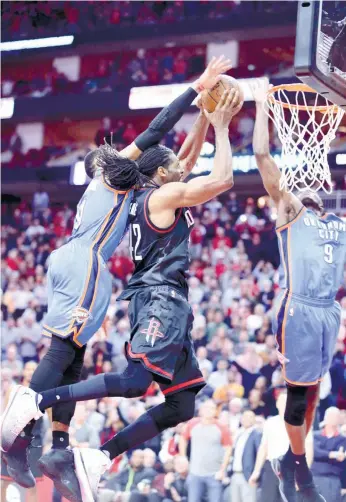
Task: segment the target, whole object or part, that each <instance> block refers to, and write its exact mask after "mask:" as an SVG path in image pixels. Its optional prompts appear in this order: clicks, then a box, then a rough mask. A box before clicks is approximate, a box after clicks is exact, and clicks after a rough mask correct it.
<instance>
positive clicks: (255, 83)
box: [249, 77, 272, 103]
mask: <svg viewBox="0 0 346 502" xmlns="http://www.w3.org/2000/svg"><path fill="white" fill-rule="evenodd" d="M249 86H250V89H251V92H252V96H253V99H254V100H255V101H256V103H265V102H266V101H267V95H268V91H269V89H270V88H271V87H272V85H271V84H269V80H268V78H267V77H263V78H255V79H254V80H250V83H249Z"/></svg>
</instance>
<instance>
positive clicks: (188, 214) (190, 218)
mask: <svg viewBox="0 0 346 502" xmlns="http://www.w3.org/2000/svg"><path fill="white" fill-rule="evenodd" d="M184 215H185V220H186V223H187V228H190V227H192V225H193V224H194V223H195V220H194V219H193V216H192V214H191V211H190V209H186V210H185V211H184Z"/></svg>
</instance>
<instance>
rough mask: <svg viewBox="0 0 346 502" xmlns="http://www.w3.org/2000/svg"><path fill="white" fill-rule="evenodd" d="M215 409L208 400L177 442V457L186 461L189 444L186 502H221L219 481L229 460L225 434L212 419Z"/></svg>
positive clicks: (222, 428) (229, 441)
mask: <svg viewBox="0 0 346 502" xmlns="http://www.w3.org/2000/svg"><path fill="white" fill-rule="evenodd" d="M216 413H217V408H216V405H215V403H214V401H212V400H211V399H210V400H208V401H206V402H204V403H203V404H202V406H201V408H200V418H194V419H192V420H190V421H189V422H188V423H187V425H186V429H185V431H184V434H183V436H182V438H181V441H180V447H179V451H180V455H183V456H184V457H186V454H187V443H188V441H189V440H191V459H190V462H191V463H190V477H189V483H188V500H189V502H200V501H201V500H202V497H203V494H204V493H206V501H208V502H221V495H222V480H223V479H224V478H225V474H226V470H227V467H228V463H229V460H230V456H231V451H232V447H231V436H230V433H229V430H228V428H227V427H225V426H224V425H221V424H220V423H219V422H218V420H217V419H216Z"/></svg>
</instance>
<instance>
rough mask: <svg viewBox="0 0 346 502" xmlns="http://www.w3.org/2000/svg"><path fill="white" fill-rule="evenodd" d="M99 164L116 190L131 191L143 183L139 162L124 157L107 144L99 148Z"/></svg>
mask: <svg viewBox="0 0 346 502" xmlns="http://www.w3.org/2000/svg"><path fill="white" fill-rule="evenodd" d="M97 164H98V166H99V167H100V168H101V169H102V170H103V173H104V175H105V178H106V180H107V182H108V183H109V184H110V185H111V186H112V187H113V188H115V189H116V190H130V189H131V188H133V187H134V186H135V185H139V184H141V183H142V177H141V175H140V172H139V168H138V164H137V162H135V161H134V160H130V159H128V158H126V157H122V156H121V155H120V154H119V153H118V152H117V151H116V150H115V149H114V148H113V147H111V146H109V145H107V144H106V145H102V146H100V147H99V148H98V155H97Z"/></svg>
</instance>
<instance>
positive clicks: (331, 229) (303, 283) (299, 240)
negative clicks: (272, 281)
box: [276, 207, 346, 299]
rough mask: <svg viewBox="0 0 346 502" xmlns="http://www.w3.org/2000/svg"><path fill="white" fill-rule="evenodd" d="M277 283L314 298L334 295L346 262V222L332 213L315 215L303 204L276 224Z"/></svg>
mask: <svg viewBox="0 0 346 502" xmlns="http://www.w3.org/2000/svg"><path fill="white" fill-rule="evenodd" d="M276 231H277V236H278V240H279V250H280V257H281V264H280V269H279V271H280V287H281V288H283V289H288V290H289V291H291V292H292V293H295V294H299V295H303V296H307V297H309V298H314V299H334V298H335V296H336V293H337V291H338V289H339V287H340V286H341V284H342V281H343V274H344V266H345V262H346V222H345V221H343V220H342V219H341V218H338V217H337V216H336V215H335V214H332V213H326V214H325V215H324V216H322V217H318V216H317V215H316V213H315V212H314V211H312V210H311V209H307V208H305V207H303V208H302V209H301V211H300V212H299V214H298V215H297V216H296V218H295V219H294V220H293V221H292V222H290V223H288V224H286V225H282V226H281V227H279V228H277V230H276Z"/></svg>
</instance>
